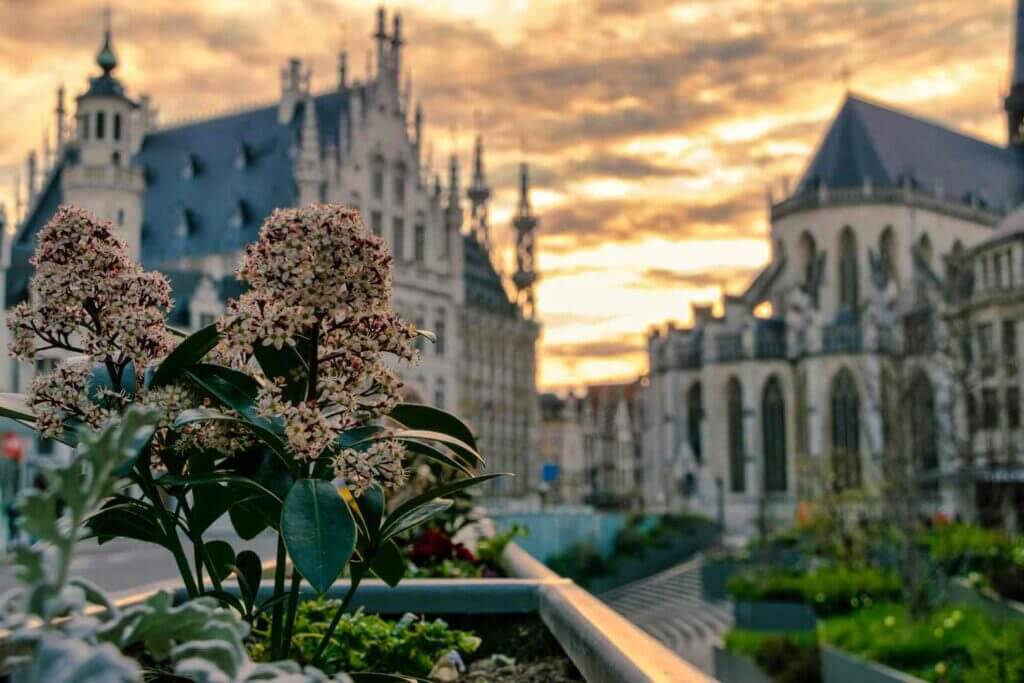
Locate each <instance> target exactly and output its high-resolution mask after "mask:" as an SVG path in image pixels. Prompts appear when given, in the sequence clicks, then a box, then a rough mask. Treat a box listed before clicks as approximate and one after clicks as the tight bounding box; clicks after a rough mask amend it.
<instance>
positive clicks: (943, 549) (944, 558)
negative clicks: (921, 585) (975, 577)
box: [923, 524, 1011, 576]
mask: <svg viewBox="0 0 1024 683" xmlns="http://www.w3.org/2000/svg"><path fill="white" fill-rule="evenodd" d="M923 541H924V544H925V546H926V547H927V548H928V552H929V554H930V555H931V558H932V561H933V562H935V563H936V564H938V565H939V566H941V567H942V569H943V570H944V571H945V572H946V573H947V574H949V575H951V576H965V575H967V574H969V573H970V572H982V573H988V571H989V569H990V568H991V567H992V564H993V562H995V561H997V560H998V558H1000V557H1001V556H1003V557H1005V556H1008V555H1009V553H1010V550H1011V546H1010V541H1009V539H1008V538H1007V537H1006V534H1004V533H1002V532H1000V531H995V530H992V529H984V528H982V527H978V526H973V525H970V524H950V525H948V526H940V527H936V528H934V529H932V530H930V531H928V532H927V533H925V534H924V535H923Z"/></svg>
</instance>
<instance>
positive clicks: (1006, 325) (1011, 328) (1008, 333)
mask: <svg viewBox="0 0 1024 683" xmlns="http://www.w3.org/2000/svg"><path fill="white" fill-rule="evenodd" d="M1016 357H1017V321H1016V320H1004V321H1003V358H1005V359H1006V360H1013V359H1015V358H1016Z"/></svg>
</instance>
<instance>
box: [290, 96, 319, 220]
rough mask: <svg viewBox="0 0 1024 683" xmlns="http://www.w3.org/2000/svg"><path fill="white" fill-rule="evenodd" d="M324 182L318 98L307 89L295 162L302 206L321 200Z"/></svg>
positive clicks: (296, 180)
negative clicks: (300, 136) (300, 138)
mask: <svg viewBox="0 0 1024 683" xmlns="http://www.w3.org/2000/svg"><path fill="white" fill-rule="evenodd" d="M322 182H323V173H322V168H321V158H320V127H319V125H318V123H317V116H316V100H314V99H313V95H312V94H311V93H310V91H309V90H308V89H307V90H306V94H305V97H304V99H303V104H302V144H301V146H300V147H299V155H298V158H297V159H296V162H295V183H296V185H298V188H299V197H298V199H299V205H300V206H304V205H306V204H312V203H314V202H317V201H321V196H320V188H321V184H322Z"/></svg>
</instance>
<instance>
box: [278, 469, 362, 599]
mask: <svg viewBox="0 0 1024 683" xmlns="http://www.w3.org/2000/svg"><path fill="white" fill-rule="evenodd" d="M281 537H282V538H283V539H284V544H285V547H286V548H287V549H288V554H289V555H290V556H291V558H292V561H293V562H294V563H295V567H296V568H297V569H298V570H299V572H301V573H302V576H303V577H304V578H305V579H306V581H308V582H309V585H311V586H312V587H313V589H314V590H315V591H316V592H317V593H320V594H321V595H322V594H323V593H325V592H326V591H327V589H328V588H330V587H331V584H333V583H334V580H335V579H337V578H338V577H339V576H340V575H341V572H342V570H343V569H344V568H345V565H347V564H348V561H349V558H350V557H352V552H353V551H354V550H355V543H356V523H355V520H354V519H353V518H352V512H351V510H349V507H348V505H347V504H346V503H345V501H343V500H342V499H341V495H340V494H339V493H338V490H337V489H336V488H334V486H332V485H331V484H329V483H328V482H326V481H319V480H315V479H299V480H298V481H296V482H295V485H294V486H292V490H291V491H290V492H289V493H288V497H287V498H286V499H285V501H284V507H283V508H282V510H281Z"/></svg>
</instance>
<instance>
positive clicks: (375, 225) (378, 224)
mask: <svg viewBox="0 0 1024 683" xmlns="http://www.w3.org/2000/svg"><path fill="white" fill-rule="evenodd" d="M370 229H371V230H373V234H374V235H376V236H377V237H381V236H382V235H383V234H384V217H383V216H382V215H381V213H380V211H371V212H370Z"/></svg>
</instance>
